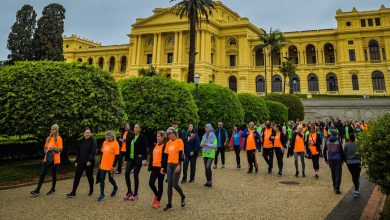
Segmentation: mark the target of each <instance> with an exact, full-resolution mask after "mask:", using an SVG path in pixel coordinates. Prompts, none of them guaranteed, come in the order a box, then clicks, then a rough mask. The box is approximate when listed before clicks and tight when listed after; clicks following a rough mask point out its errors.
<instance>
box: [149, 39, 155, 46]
mask: <svg viewBox="0 0 390 220" xmlns="http://www.w3.org/2000/svg"><path fill="white" fill-rule="evenodd" d="M147 44H148V45H149V46H153V44H154V39H153V38H151V39H149V40H148V41H147Z"/></svg>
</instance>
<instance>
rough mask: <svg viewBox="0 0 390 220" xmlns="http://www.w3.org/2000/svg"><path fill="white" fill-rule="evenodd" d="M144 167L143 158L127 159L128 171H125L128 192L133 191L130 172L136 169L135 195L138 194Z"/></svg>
mask: <svg viewBox="0 0 390 220" xmlns="http://www.w3.org/2000/svg"><path fill="white" fill-rule="evenodd" d="M141 167H142V158H140V157H136V158H135V159H130V161H127V166H126V171H125V180H126V185H127V193H130V192H133V191H131V181H130V172H131V170H132V169H134V195H138V186H139V172H140V171H141Z"/></svg>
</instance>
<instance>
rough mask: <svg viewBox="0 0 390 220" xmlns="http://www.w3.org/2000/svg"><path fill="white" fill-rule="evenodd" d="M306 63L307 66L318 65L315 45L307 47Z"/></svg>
mask: <svg viewBox="0 0 390 220" xmlns="http://www.w3.org/2000/svg"><path fill="white" fill-rule="evenodd" d="M306 62H307V64H316V63H317V56H316V48H315V47H314V45H313V44H309V45H307V46H306Z"/></svg>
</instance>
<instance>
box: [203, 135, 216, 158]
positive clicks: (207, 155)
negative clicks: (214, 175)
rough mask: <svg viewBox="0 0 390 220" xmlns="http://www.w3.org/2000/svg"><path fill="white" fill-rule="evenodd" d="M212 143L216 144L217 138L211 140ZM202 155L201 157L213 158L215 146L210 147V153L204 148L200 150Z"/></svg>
mask: <svg viewBox="0 0 390 220" xmlns="http://www.w3.org/2000/svg"><path fill="white" fill-rule="evenodd" d="M203 143H204V141H203V140H202V142H201V144H203ZM213 144H215V145H217V144H218V139H217V138H215V139H214V141H213ZM202 156H203V157H208V158H213V159H214V158H215V148H211V149H210V153H207V152H206V150H204V149H203V150H202Z"/></svg>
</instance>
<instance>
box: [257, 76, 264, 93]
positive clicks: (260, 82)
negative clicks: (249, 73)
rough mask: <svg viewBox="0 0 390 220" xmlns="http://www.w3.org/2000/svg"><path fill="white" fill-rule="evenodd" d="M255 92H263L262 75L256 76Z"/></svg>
mask: <svg viewBox="0 0 390 220" xmlns="http://www.w3.org/2000/svg"><path fill="white" fill-rule="evenodd" d="M256 92H265V80H264V77H263V76H258V77H256Z"/></svg>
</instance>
